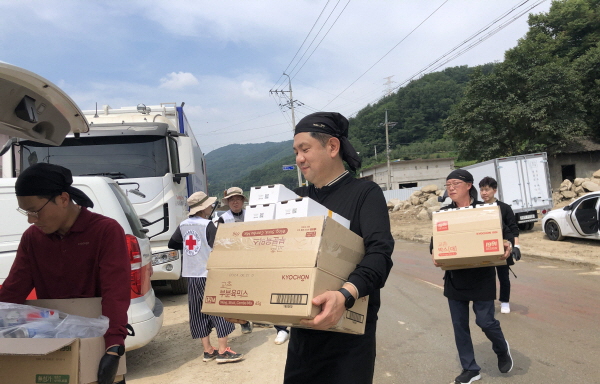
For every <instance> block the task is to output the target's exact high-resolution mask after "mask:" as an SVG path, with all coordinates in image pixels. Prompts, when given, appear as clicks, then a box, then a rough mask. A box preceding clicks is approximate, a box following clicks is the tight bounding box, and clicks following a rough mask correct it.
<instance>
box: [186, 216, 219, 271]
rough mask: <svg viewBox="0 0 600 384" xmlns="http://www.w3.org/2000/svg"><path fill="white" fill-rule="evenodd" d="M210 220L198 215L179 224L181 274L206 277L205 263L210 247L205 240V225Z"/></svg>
mask: <svg viewBox="0 0 600 384" xmlns="http://www.w3.org/2000/svg"><path fill="white" fill-rule="evenodd" d="M208 223H210V220H207V219H203V218H201V217H198V216H194V217H190V218H187V219H185V220H184V221H182V222H181V224H179V229H180V230H181V236H182V237H183V251H182V253H183V266H182V268H181V276H184V277H206V275H207V271H206V263H207V262H208V256H209V255H210V251H211V250H212V248H211V247H210V246H209V245H208V240H206V227H207V226H208Z"/></svg>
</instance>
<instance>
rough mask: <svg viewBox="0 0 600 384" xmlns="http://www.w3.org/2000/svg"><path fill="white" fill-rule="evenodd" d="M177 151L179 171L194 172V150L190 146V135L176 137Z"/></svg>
mask: <svg viewBox="0 0 600 384" xmlns="http://www.w3.org/2000/svg"><path fill="white" fill-rule="evenodd" d="M177 152H178V154H179V173H186V174H191V173H196V164H195V163H194V150H193V146H192V139H191V138H190V137H187V136H178V137H177ZM186 176H187V175H186Z"/></svg>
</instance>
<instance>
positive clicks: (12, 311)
mask: <svg viewBox="0 0 600 384" xmlns="http://www.w3.org/2000/svg"><path fill="white" fill-rule="evenodd" d="M107 329H108V318H107V317H106V316H100V317H98V318H96V319H92V318H88V317H82V316H76V315H69V314H67V313H64V312H60V311H57V310H54V309H48V308H40V307H34V306H31V305H21V304H12V303H3V302H0V338H88V337H99V336H103V335H104V334H105V333H106V330H107Z"/></svg>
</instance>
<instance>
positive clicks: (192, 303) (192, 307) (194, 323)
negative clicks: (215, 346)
mask: <svg viewBox="0 0 600 384" xmlns="http://www.w3.org/2000/svg"><path fill="white" fill-rule="evenodd" d="M187 279H188V304H189V305H188V308H189V311H190V332H191V334H192V338H193V339H201V338H203V337H207V336H208V335H210V332H211V331H212V329H213V328H215V329H216V330H217V337H218V338H222V337H225V336H227V335H229V334H230V333H231V332H233V330H234V329H235V326H234V324H233V323H230V322H229V321H227V320H225V319H224V318H222V317H220V316H212V315H206V314H204V313H202V312H201V310H202V302H203V301H204V288H205V287H206V277H188V278H187Z"/></svg>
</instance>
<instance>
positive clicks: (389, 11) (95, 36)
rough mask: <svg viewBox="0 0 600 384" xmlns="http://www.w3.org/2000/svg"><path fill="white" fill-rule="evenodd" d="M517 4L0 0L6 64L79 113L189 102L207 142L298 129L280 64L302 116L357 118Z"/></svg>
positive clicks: (520, 30) (510, 32) (264, 137)
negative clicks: (52, 88) (61, 94)
mask: <svg viewBox="0 0 600 384" xmlns="http://www.w3.org/2000/svg"><path fill="white" fill-rule="evenodd" d="M523 2H524V1H523V0H519V1H517V0H479V1H475V0H470V1H467V0H449V1H446V0H427V1H425V0H387V1H384V0H369V1H367V0H351V1H348V0H339V1H338V0H329V1H327V0H303V1H301V0H254V1H251V0H246V1H241V0H240V1H228V0H220V1H200V0H197V1H192V0H187V1H183V0H170V1H153V0H145V1H142V0H139V1H134V0H132V1H127V0H122V1H93V0H86V1H68V0H60V1H59V0H46V1H31V0H19V1H14V0H0V61H4V62H7V63H10V64H13V65H17V66H20V67H23V68H25V69H28V70H30V71H33V72H35V73H38V74H40V75H41V76H44V77H46V78H47V79H48V80H50V81H52V82H53V83H55V84H57V85H58V86H60V87H61V88H62V89H63V90H64V91H65V92H66V93H67V94H69V95H70V96H71V98H72V99H73V100H74V101H75V102H76V103H77V104H78V105H79V107H80V108H81V109H84V110H86V109H94V108H95V104H96V102H97V103H98V106H99V108H101V106H102V105H105V104H108V105H110V106H111V107H113V108H120V107H126V106H135V105H137V104H139V103H144V104H146V105H157V104H159V103H161V102H177V103H178V104H179V103H181V102H185V103H186V105H185V108H184V109H185V110H186V114H187V116H188V119H189V121H190V124H191V125H192V127H193V128H194V132H195V134H196V137H197V138H198V140H199V141H200V145H201V147H202V149H203V150H204V152H210V151H211V150H214V149H216V148H219V147H221V146H224V145H228V144H235V143H237V144H245V143H261V142H265V141H275V142H278V141H284V140H289V139H291V138H292V124H291V114H290V111H289V109H287V108H280V107H279V104H280V103H285V101H286V100H285V99H282V98H280V97H277V96H275V95H273V94H270V93H269V90H271V89H279V90H281V89H283V88H285V89H286V90H287V80H286V79H282V76H281V74H282V72H283V71H284V70H285V69H286V68H287V69H288V72H290V74H291V77H292V87H293V95H294V99H295V100H298V101H300V102H302V103H304V105H303V106H300V107H298V108H297V109H296V121H298V120H299V119H300V118H301V117H302V116H304V115H306V114H309V113H312V112H314V111H317V110H330V111H337V112H340V113H342V114H344V115H346V116H351V115H353V114H355V113H356V112H357V111H358V110H360V109H361V108H363V107H364V106H365V105H367V103H372V102H374V101H376V100H377V99H378V98H379V97H381V96H383V94H384V92H385V90H386V86H385V85H384V83H385V82H386V81H387V80H386V79H385V78H387V77H389V76H393V77H392V78H391V81H395V83H392V84H391V86H392V87H394V86H397V85H398V84H401V83H402V82H404V81H405V80H407V79H409V78H411V76H413V75H414V74H415V73H418V72H419V71H420V70H422V69H424V68H425V67H426V66H427V65H429V64H430V63H432V62H433V61H435V60H436V59H438V58H439V57H440V56H442V55H443V54H445V53H446V52H448V51H449V50H450V49H451V48H453V47H455V46H456V45H458V44H459V43H461V42H462V41H464V40H465V39H467V38H468V37H470V36H471V35H473V34H474V33H475V32H477V31H478V30H480V29H481V28H482V27H484V26H485V25H487V24H488V23H490V22H492V21H493V20H495V19H496V18H497V17H499V16H500V15H502V14H503V13H505V12H506V11H508V10H509V9H511V8H513V7H514V6H516V5H518V4H521V3H523ZM535 3H537V1H529V2H528V3H527V4H526V5H525V6H523V7H521V8H519V9H525V7H527V6H530V5H533V4H535ZM549 8H550V1H546V2H544V3H542V4H541V5H539V6H537V7H535V8H534V9H533V10H532V11H531V12H533V13H540V12H547V11H548V9H549ZM436 9H437V11H436ZM320 14H321V18H320V19H318V18H319V15H320ZM430 15H431V16H430ZM428 16H429V18H428ZM328 17H329V19H327V18H328ZM326 19H327V20H326ZM425 19H427V20H425ZM317 20H318V21H317ZM422 22H423V23H422ZM420 23H422V24H421V25H420V26H419V24H420ZM313 25H314V29H313V30H312V33H310V34H309V31H311V28H312V27H313ZM417 27H418V28H417ZM415 28H417V29H416V30H414V32H412V34H410V35H409V33H410V32H411V31H412V30H413V29H415ZM527 29H528V26H527V16H526V15H525V16H523V17H521V18H519V19H518V20H516V21H515V22H513V23H511V24H510V25H508V26H507V27H505V28H503V29H502V30H501V31H499V32H498V33H497V34H495V35H494V36H492V37H490V38H489V39H487V40H486V41H484V42H483V43H481V44H479V45H478V46H476V47H474V48H473V49H471V50H469V51H468V52H466V53H465V54H463V55H461V56H460V57H458V58H456V59H454V60H453V61H451V62H449V63H448V64H446V65H444V67H448V66H457V65H465V64H466V65H470V66H474V65H479V64H484V63H488V62H492V61H501V60H502V59H503V55H504V51H505V50H507V49H509V48H511V47H514V46H515V45H516V44H517V41H518V39H519V38H521V37H523V36H524V35H525V33H526V32H527ZM319 30H320V33H318V31H319ZM326 33H327V34H326ZM407 35H408V37H407ZM307 36H308V38H307ZM315 37H316V39H315V40H314V43H313V45H312V46H311V47H310V48H309V49H308V50H307V49H306V48H307V46H308V44H309V43H310V42H311V41H313V38H315ZM305 38H307V39H306V43H305V45H304V47H303V48H302V49H300V50H299V48H300V47H301V45H302V44H303V41H304V40H305ZM403 39H404V40H403ZM401 41H402V42H401ZM317 45H318V47H317ZM394 47H395V48H394ZM315 48H316V49H315ZM392 48H394V49H392ZM313 49H314V52H313ZM390 50H391V52H390ZM296 52H299V54H298V56H296V59H295V60H294V61H292V58H293V57H294V55H295V54H296ZM304 52H306V54H305V55H304V57H303V58H302V60H301V61H298V60H299V59H300V57H301V56H302V54H303V53H304ZM388 52H389V53H388ZM311 53H312V55H311ZM386 54H387V55H386ZM309 56H310V59H308V57H309ZM306 59H308V60H306ZM298 62H299V63H300V64H299V65H297V66H296V67H295V69H293V68H294V66H295V65H296V63H298ZM290 63H291V66H289V67H288V64H290ZM300 67H302V68H301V69H300ZM371 67H372V68H371ZM444 67H442V68H444ZM369 68H371V69H369ZM442 68H440V69H442ZM440 69H438V70H440ZM382 119H383V116H382Z"/></svg>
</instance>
